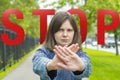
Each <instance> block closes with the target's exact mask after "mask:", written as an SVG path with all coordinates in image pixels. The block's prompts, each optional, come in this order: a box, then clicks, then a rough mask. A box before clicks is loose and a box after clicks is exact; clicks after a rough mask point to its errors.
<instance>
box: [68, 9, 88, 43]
mask: <svg viewBox="0 0 120 80" xmlns="http://www.w3.org/2000/svg"><path fill="white" fill-rule="evenodd" d="M69 12H70V13H71V14H78V16H79V19H80V34H81V37H82V42H84V41H85V39H86V35H87V18H86V15H85V13H84V12H83V11H82V10H79V9H71V10H69Z"/></svg>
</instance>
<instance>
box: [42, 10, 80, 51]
mask: <svg viewBox="0 0 120 80" xmlns="http://www.w3.org/2000/svg"><path fill="white" fill-rule="evenodd" d="M66 20H69V22H70V24H71V25H72V27H73V30H74V38H73V41H72V43H71V44H75V43H78V44H79V47H81V38H80V33H79V30H78V28H77V25H76V22H75V20H74V17H73V16H72V15H71V14H70V13H68V12H63V11H61V12H57V13H56V14H55V15H54V17H53V18H52V20H51V22H50V25H49V29H48V32H47V36H46V39H45V42H44V44H43V47H45V48H47V49H49V50H52V49H53V47H54V45H56V42H55V38H54V34H55V33H56V32H57V31H58V30H59V29H60V27H61V25H62V23H63V22H65V21H66Z"/></svg>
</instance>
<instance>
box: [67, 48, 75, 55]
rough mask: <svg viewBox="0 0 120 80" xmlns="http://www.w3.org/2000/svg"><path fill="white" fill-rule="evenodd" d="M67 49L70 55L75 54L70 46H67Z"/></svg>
mask: <svg viewBox="0 0 120 80" xmlns="http://www.w3.org/2000/svg"><path fill="white" fill-rule="evenodd" d="M65 50H66V51H67V52H68V53H69V54H70V55H73V54H74V52H73V51H72V50H70V49H69V48H65Z"/></svg>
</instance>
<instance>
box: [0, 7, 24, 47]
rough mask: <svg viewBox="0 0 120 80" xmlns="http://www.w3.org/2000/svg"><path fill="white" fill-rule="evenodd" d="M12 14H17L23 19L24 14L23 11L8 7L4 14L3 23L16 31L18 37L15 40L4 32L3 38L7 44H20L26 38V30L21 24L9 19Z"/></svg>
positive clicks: (18, 17)
mask: <svg viewBox="0 0 120 80" xmlns="http://www.w3.org/2000/svg"><path fill="white" fill-rule="evenodd" d="M11 14H15V15H16V17H17V19H23V14H22V12H21V11H19V10H17V9H8V10H6V11H5V12H4V13H3V15H2V24H3V25H4V26H5V27H6V28H8V29H10V30H12V31H14V32H16V39H15V40H12V39H10V38H9V36H8V34H7V33H3V34H2V35H1V38H2V41H3V42H4V43H5V44H8V45H17V44H20V43H21V42H22V41H23V40H24V30H23V29H22V28H21V27H20V26H19V25H17V24H14V23H12V22H11V21H10V20H9V16H10V15H11Z"/></svg>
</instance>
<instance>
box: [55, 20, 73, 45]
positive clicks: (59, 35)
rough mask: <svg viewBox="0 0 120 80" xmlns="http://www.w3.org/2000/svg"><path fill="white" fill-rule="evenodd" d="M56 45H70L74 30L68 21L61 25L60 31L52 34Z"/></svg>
mask: <svg viewBox="0 0 120 80" xmlns="http://www.w3.org/2000/svg"><path fill="white" fill-rule="evenodd" d="M54 37H55V40H56V43H57V45H61V46H65V45H70V44H71V43H72V41H73V37H74V29H73V27H72V25H71V24H70V22H69V20H66V21H65V22H63V24H62V25H61V27H60V29H59V30H58V31H57V32H56V33H55V34H54Z"/></svg>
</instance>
